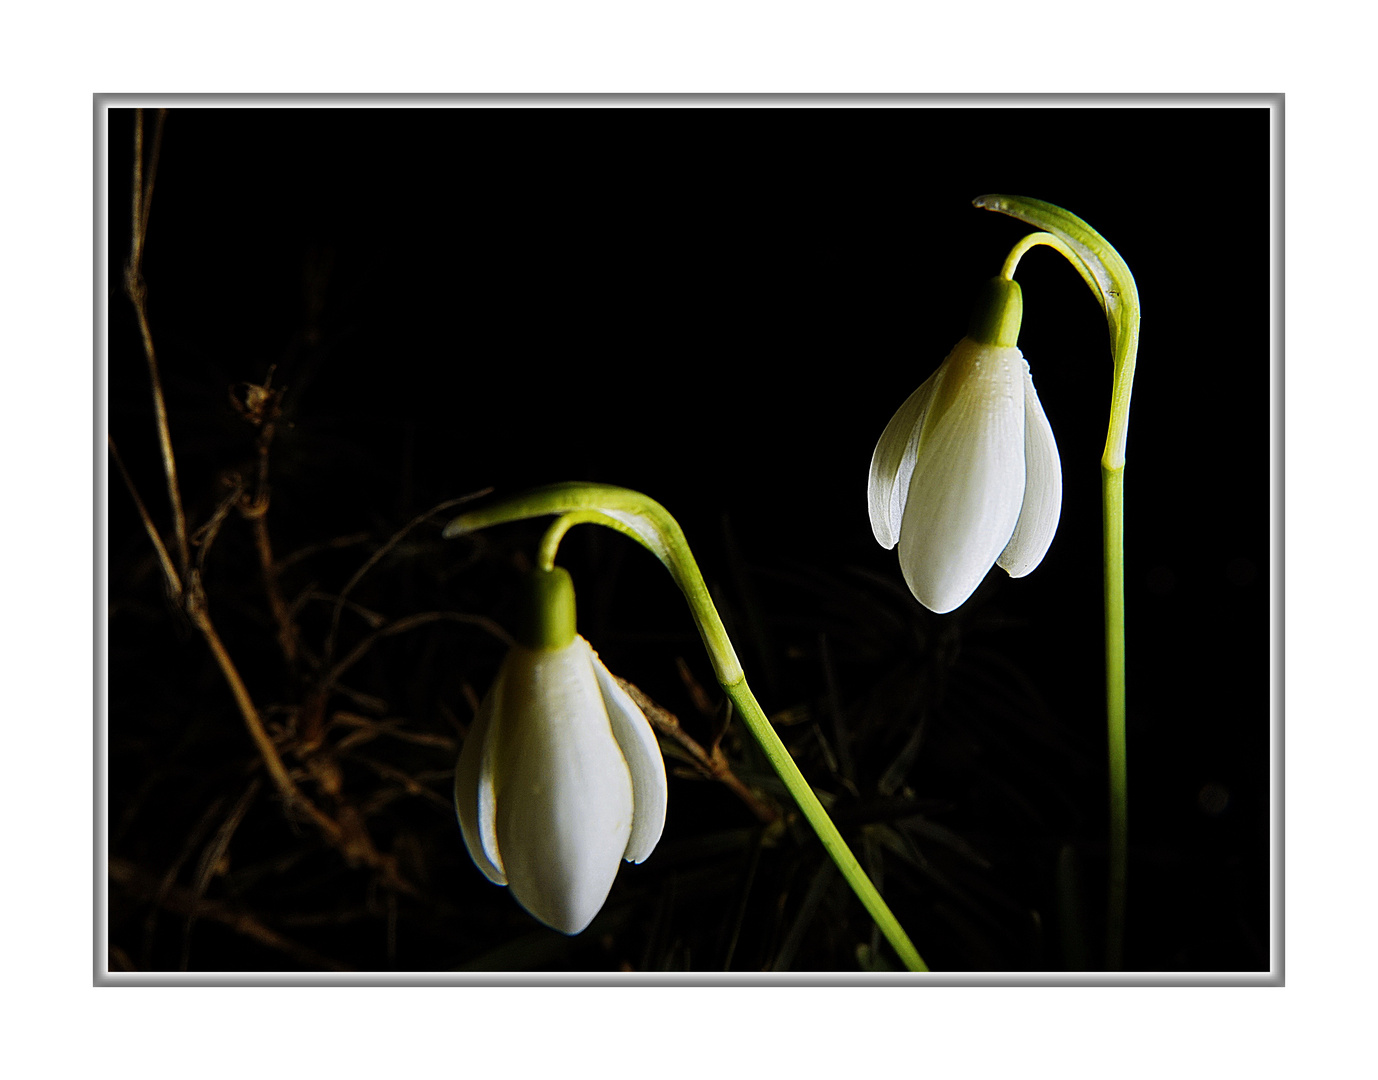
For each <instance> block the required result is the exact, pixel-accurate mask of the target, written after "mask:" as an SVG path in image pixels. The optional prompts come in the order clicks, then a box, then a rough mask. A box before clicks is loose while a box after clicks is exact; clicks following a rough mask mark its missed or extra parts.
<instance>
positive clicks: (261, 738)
mask: <svg viewBox="0 0 1378 1080" xmlns="http://www.w3.org/2000/svg"><path fill="white" fill-rule="evenodd" d="M187 611H188V614H190V615H191V620H192V622H193V623H194V624H195V625H196V628H197V629H198V630H200V631H201V635H202V637H204V638H205V639H206V644H207V645H208V646H210V650H211V655H212V656H214V657H215V662H216V664H218V665H219V667H220V673H221V674H222V675H224V677H225V681H226V682H227V683H228V684H229V687H230V693H231V694H233V695H234V700H235V704H236V705H238V706H239V714H240V716H242V717H243V718H244V726H245V727H247V728H248V729H249V737H250V738H252V739H253V741H254V745H255V746H256V747H258V753H259V756H260V757H261V758H263V764H264V765H266V766H267V768H268V775H269V776H270V777H271V778H272V781H273V784H274V785H275V786H276V787H277V789H278V792H279V794H281V795H282V798H283V801H284V802H285V803H287V805H288V806H289V807H291V808H297V809H300V810H302V811H303V812H304V813H305V814H306V815H307V816H308V817H310V818H311V820H312V821H314V822H315V823H316V824H317V825H318V826H320V828H321V830H322V831H323V832H324V833H325V834H326V836H327V837H329V838H330V840H331V842H332V843H336V842H338V841H339V840H340V826H339V825H338V824H336V823H335V822H334V821H333V820H331V818H330V817H328V816H327V815H326V814H324V813H323V812H322V811H321V810H320V809H319V808H318V807H317V806H316V805H315V804H314V803H312V802H311V800H309V799H308V798H306V796H304V795H303V794H302V793H301V790H300V789H299V788H298V787H297V785H296V784H295V783H294V782H293V780H292V777H291V775H290V774H289V773H288V772H287V767H286V766H285V765H284V764H283V763H282V757H281V755H280V754H279V753H278V750H277V747H276V746H274V745H273V740H272V738H271V737H270V736H269V735H268V731H267V729H266V728H265V727H264V726H263V720H262V718H261V717H260V716H259V715H258V708H257V707H256V706H255V705H254V702H253V698H252V697H250V696H249V688H248V687H246V686H245V685H244V680H243V679H242V678H240V675H239V669H238V668H236V667H235V666H234V661H233V660H231V659H230V654H229V652H228V651H227V650H226V648H225V644H224V642H222V641H221V640H220V635H219V634H217V633H216V631H215V625H214V624H213V623H212V622H211V619H210V612H209V611H207V609H206V600H205V596H204V595H202V594H200V591H199V589H198V590H196V592H195V594H194V595H191V596H189V597H188V601H187Z"/></svg>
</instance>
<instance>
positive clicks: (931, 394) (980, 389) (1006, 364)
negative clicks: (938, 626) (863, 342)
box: [867, 278, 1062, 614]
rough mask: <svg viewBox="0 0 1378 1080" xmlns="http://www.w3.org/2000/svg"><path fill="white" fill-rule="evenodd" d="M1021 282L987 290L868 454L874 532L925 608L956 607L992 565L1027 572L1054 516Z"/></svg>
mask: <svg viewBox="0 0 1378 1080" xmlns="http://www.w3.org/2000/svg"><path fill="white" fill-rule="evenodd" d="M1021 314H1022V302H1021V299H1020V294H1019V286H1018V285H1017V284H1016V283H1015V282H1013V281H1007V280H1005V279H1002V278H996V279H994V280H993V281H992V282H991V283H988V285H987V291H986V293H985V294H984V295H983V298H982V302H981V304H980V305H978V309H977V315H976V317H975V318H974V319H973V323H972V329H971V331H970V333H968V335H967V336H966V337H964V338H963V339H962V340H961V341H959V342H958V343H957V345H956V347H955V348H954V349H953V350H952V351H951V352H950V353H949V354H948V356H947V359H945V360H944V361H943V362H942V364H941V366H939V368H938V370H937V371H935V372H934V373H933V374H932V375H931V376H929V378H928V379H927V380H926V381H925V382H924V383H923V385H922V386H920V387H919V388H918V389H917V390H915V391H914V393H913V394H911V395H910V397H909V400H908V401H906V402H905V403H904V404H903V405H901V406H900V408H899V411H898V412H897V413H895V415H894V417H893V418H892V419H891V421H890V423H889V424H887V425H886V427H885V431H884V432H883V433H882V434H881V437H880V441H879V442H878V443H877V444H876V450H875V454H874V455H872V458H871V475H870V482H869V485H868V492H867V494H868V497H869V503H870V513H871V530H872V532H874V533H875V537H876V540H877V541H879V543H880V544H881V546H882V547H885V548H887V549H888V548H892V547H894V546H895V545H896V543H898V545H899V560H900V569H901V571H902V572H903V574H904V580H905V582H906V583H907V584H908V586H909V589H910V591H911V592H912V593H913V594H914V596H915V597H916V598H917V599H918V600H919V602H920V603H921V604H923V605H924V607H926V608H928V609H929V610H931V611H935V612H938V613H940V614H941V613H944V612H948V611H952V610H954V609H956V608H958V607H960V606H961V605H962V604H963V603H964V602H965V601H966V599H967V598H968V597H969V596H971V594H972V593H973V592H975V591H976V587H977V586H978V585H980V584H981V580H982V579H983V578H984V577H985V576H986V574H987V573H988V572H989V570H990V568H991V567H992V566H994V565H995V564H997V563H998V564H999V565H1000V566H1001V567H1002V568H1003V569H1005V570H1006V571H1007V572H1008V573H1009V575H1010V576H1011V577H1023V576H1024V575H1025V574H1028V573H1029V572H1030V571H1032V570H1033V569H1034V567H1036V566H1037V565H1038V564H1039V563H1040V562H1042V561H1043V556H1044V555H1045V554H1047V551H1048V547H1049V545H1050V544H1051V543H1052V541H1053V534H1054V533H1055V532H1056V531H1057V522H1058V518H1059V516H1060V515H1061V512H1062V463H1061V461H1060V460H1059V458H1058V452H1057V443H1056V442H1055V441H1054V439H1053V430H1052V428H1051V427H1050V426H1049V424H1048V418H1047V416H1046V415H1045V414H1044V412H1043V406H1042V405H1041V404H1040V403H1039V400H1038V393H1037V392H1036V391H1035V390H1034V385H1033V379H1032V377H1031V376H1030V375H1029V365H1028V363H1027V362H1026V361H1025V360H1024V357H1023V354H1022V353H1020V351H1019V349H1018V348H1016V347H1015V341H1016V340H1017V339H1018V336H1019V322H1020V317H1021Z"/></svg>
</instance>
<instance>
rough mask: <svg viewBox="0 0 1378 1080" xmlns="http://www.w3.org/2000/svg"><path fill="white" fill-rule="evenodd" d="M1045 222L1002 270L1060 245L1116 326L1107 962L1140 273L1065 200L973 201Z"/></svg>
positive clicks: (1115, 876)
mask: <svg viewBox="0 0 1378 1080" xmlns="http://www.w3.org/2000/svg"><path fill="white" fill-rule="evenodd" d="M972 205H973V206H976V207H978V208H981V209H985V210H995V211H997V212H998V213H1002V214H1008V215H1009V216H1010V217H1014V218H1018V219H1019V220H1020V221H1024V222H1027V223H1028V224H1030V225H1035V226H1037V227H1038V228H1041V229H1046V230H1047V231H1046V232H1042V233H1034V234H1032V235H1030V236H1026V237H1025V238H1024V239H1023V240H1021V241H1020V242H1019V243H1018V244H1017V245H1016V246H1015V248H1014V250H1012V251H1011V252H1010V255H1009V258H1007V259H1006V260H1005V267H1004V270H1003V271H1002V276H1004V277H1010V278H1012V277H1013V274H1014V269H1015V267H1016V266H1017V265H1018V263H1019V259H1020V258H1021V257H1022V256H1023V254H1024V253H1025V252H1026V251H1028V250H1029V249H1030V248H1032V247H1035V246H1037V245H1039V244H1045V245H1047V246H1049V247H1052V248H1055V249H1056V250H1057V251H1059V252H1060V253H1061V254H1062V255H1063V256H1064V257H1065V258H1066V259H1067V260H1068V261H1069V262H1070V263H1071V264H1072V265H1073V266H1074V267H1075V268H1076V271H1077V273H1078V274H1080V275H1081V279H1082V280H1083V281H1085V282H1086V284H1087V286H1088V287H1089V288H1090V289H1091V291H1092V292H1093V293H1094V294H1095V296H1096V299H1097V300H1098V301H1099V302H1100V306H1101V311H1102V312H1103V313H1104V314H1105V321H1106V323H1107V324H1108V326H1109V329H1110V351H1111V355H1112V357H1113V359H1114V380H1113V383H1112V385H1111V391H1110V423H1109V428H1108V430H1107V432H1106V436H1105V450H1104V452H1103V454H1102V455H1101V506H1102V532H1101V535H1102V541H1103V544H1104V564H1105V703H1106V720H1107V727H1108V736H1109V738H1108V742H1109V765H1110V873H1109V890H1108V901H1107V903H1108V907H1107V917H1106V949H1105V952H1106V966H1107V967H1108V968H1109V969H1110V970H1112V971H1114V970H1118V969H1119V968H1120V967H1121V966H1122V963H1123V959H1124V911H1125V893H1126V880H1127V877H1128V869H1129V785H1128V766H1127V762H1126V739H1125V638H1124V451H1125V442H1126V440H1127V438H1128V435H1129V397H1130V393H1131V392H1132V390H1133V388H1134V364H1135V361H1136V359H1137V357H1138V352H1139V290H1138V287H1137V286H1136V285H1135V284H1134V275H1133V274H1131V273H1130V272H1129V267H1128V266H1126V265H1125V261H1124V260H1123V259H1122V258H1120V254H1119V252H1117V251H1116V250H1115V249H1114V248H1113V247H1111V246H1110V244H1109V243H1108V242H1107V241H1106V239H1105V238H1104V237H1103V236H1101V235H1100V233H1098V232H1096V230H1095V229H1093V228H1091V226H1089V225H1087V224H1086V222H1084V221H1082V220H1081V218H1079V217H1077V216H1076V215H1075V214H1069V213H1068V212H1067V211H1066V210H1063V209H1062V208H1061V207H1059V206H1054V205H1053V204H1052V203H1046V202H1042V201H1041V200H1039V199H1028V198H1021V197H1016V196H1009V195H983V196H981V197H980V198H979V199H975V200H973V202H972Z"/></svg>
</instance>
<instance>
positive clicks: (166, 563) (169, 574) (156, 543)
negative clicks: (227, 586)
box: [105, 435, 182, 599]
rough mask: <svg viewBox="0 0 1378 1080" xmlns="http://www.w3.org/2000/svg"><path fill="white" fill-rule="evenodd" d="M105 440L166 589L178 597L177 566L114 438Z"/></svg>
mask: <svg viewBox="0 0 1378 1080" xmlns="http://www.w3.org/2000/svg"><path fill="white" fill-rule="evenodd" d="M105 441H106V443H107V444H108V445H109V447H110V456H111V457H112V458H114V459H115V467H116V468H117V469H119V470H120V475H121V476H122V477H124V485H125V487H127V488H128V489H129V494H130V496H131V497H132V498H133V500H134V507H135V509H137V510H138V511H139V517H140V518H142V519H143V523H144V530H145V531H146V532H147V533H148V538H149V539H150V540H152V541H153V550H154V551H156V552H157V553H158V562H159V563H161V564H162V567H163V576H164V577H166V578H167V587H168V591H169V592H170V593H171V594H172V596H173V598H174V599H180V597H181V595H182V579H181V578H180V577H179V576H178V574H177V567H175V566H173V565H172V556H171V555H169V554H168V551H167V547H166V545H164V543H163V538H162V537H161V536H159V535H158V529H157V526H155V525H154V524H153V519H152V518H151V517H149V516H148V509H147V507H145V506H144V501H143V499H141V498H139V489H138V488H136V487H135V486H134V479H133V477H131V476H130V475H129V470H128V469H126V468H125V467H124V462H123V461H122V460H121V459H120V452H119V451H118V450H116V449H115V440H114V439H112V438H111V437H110V436H109V435H107V436H106V437H105Z"/></svg>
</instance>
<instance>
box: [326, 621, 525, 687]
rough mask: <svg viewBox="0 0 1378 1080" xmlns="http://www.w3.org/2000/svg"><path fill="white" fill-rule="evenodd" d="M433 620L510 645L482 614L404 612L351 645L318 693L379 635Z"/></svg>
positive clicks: (393, 632) (360, 658)
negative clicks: (461, 625)
mask: <svg viewBox="0 0 1378 1080" xmlns="http://www.w3.org/2000/svg"><path fill="white" fill-rule="evenodd" d="M433 622H460V623H467V624H469V625H470V626H478V627H482V628H483V629H484V630H487V631H488V632H489V633H490V634H492V635H493V636H494V637H495V638H497V639H498V640H499V641H501V642H502V643H503V644H504V645H507V646H509V647H510V646H511V645H512V644H513V641H512V637H511V635H510V634H508V633H507V631H506V630H504V629H503V628H502V627H501V626H499V625H498V624H497V623H495V622H494V621H493V620H492V619H489V618H485V617H484V616H482V615H467V614H465V613H464V612H461V611H423V612H420V613H419V614H416V615H406V616H403V617H402V618H400V619H398V620H397V621H396V622H391V623H389V624H388V625H387V626H384V627H383V628H382V629H380V630H375V631H374V632H373V633H371V634H369V635H368V637H366V638H364V639H363V641H361V642H359V644H357V645H355V646H354V648H353V649H351V650H350V652H349V655H347V656H346V657H345V658H344V659H343V660H341V661H340V662H339V663H338V664H336V665H335V666H334V667H333V668H331V669H330V671H329V673H328V674H327V675H326V676H325V678H324V679H322V680H321V685H320V692H321V693H329V692H330V690H331V689H333V687H334V686H335V684H336V683H337V682H338V681H339V680H340V676H342V675H343V674H344V673H345V672H346V671H348V670H349V669H350V668H352V667H353V666H354V665H355V664H357V663H358V662H359V661H360V660H362V659H363V658H364V656H365V655H366V654H367V653H368V651H369V650H370V649H371V648H373V646H374V645H375V644H377V643H378V642H379V641H380V640H382V639H383V638H385V637H392V636H393V635H394V634H402V633H405V632H406V631H408V630H415V629H416V628H417V627H418V626H425V625H426V624H428V623H433Z"/></svg>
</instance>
